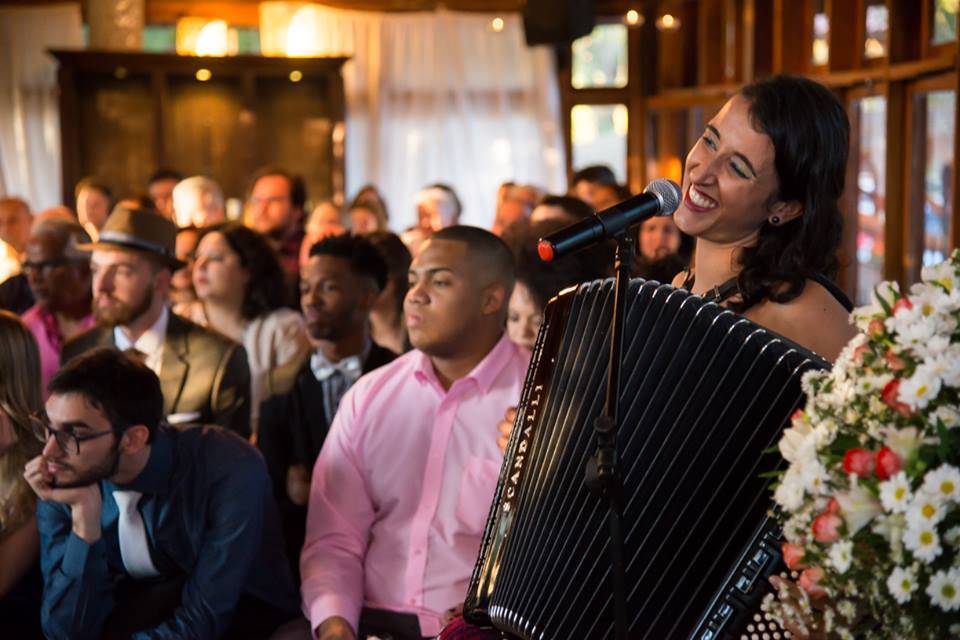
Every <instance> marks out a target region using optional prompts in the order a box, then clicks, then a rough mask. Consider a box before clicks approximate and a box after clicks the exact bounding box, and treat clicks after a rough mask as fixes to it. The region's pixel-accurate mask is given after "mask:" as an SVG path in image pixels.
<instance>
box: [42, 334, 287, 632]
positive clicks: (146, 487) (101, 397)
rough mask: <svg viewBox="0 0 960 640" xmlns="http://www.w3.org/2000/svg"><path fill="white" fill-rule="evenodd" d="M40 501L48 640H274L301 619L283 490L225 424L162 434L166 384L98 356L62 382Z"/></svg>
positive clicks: (135, 362)
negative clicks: (279, 514)
mask: <svg viewBox="0 0 960 640" xmlns="http://www.w3.org/2000/svg"><path fill="white" fill-rule="evenodd" d="M49 391H50V398H49V400H47V404H46V412H47V416H48V417H49V423H45V422H41V423H40V424H39V425H38V427H39V429H40V430H39V433H38V435H39V437H40V439H41V440H43V441H44V442H45V443H46V444H45V445H44V448H43V451H42V453H41V455H39V456H37V457H36V458H34V459H33V460H31V461H30V462H29V463H27V466H26V468H25V472H24V477H25V478H26V480H27V482H28V483H29V484H30V486H31V487H32V488H33V490H34V491H35V492H36V494H37V496H38V497H39V498H40V500H41V501H40V502H39V503H38V505H37V524H38V527H39V529H40V541H41V554H42V555H41V558H42V566H43V572H44V593H43V607H42V613H41V621H42V625H43V630H44V633H45V634H46V636H47V637H48V638H70V639H71V640H84V639H86V638H91V639H94V638H101V637H107V638H120V637H123V638H134V639H136V640H141V639H143V640H145V639H147V638H158V639H159V638H170V639H173V638H193V639H198V640H205V639H210V640H214V639H215V638H263V637H268V636H269V635H270V633H272V632H273V630H274V629H275V628H276V627H277V626H279V625H280V624H282V623H283V622H285V621H286V620H289V619H290V618H293V617H294V616H295V615H296V591H295V589H294V586H293V581H292V579H291V577H290V573H289V570H288V568H287V562H286V558H285V557H284V554H283V549H282V546H281V545H282V543H281V539H280V531H279V528H278V524H277V521H276V520H277V518H276V511H275V506H274V504H273V499H272V497H271V495H270V481H269V478H268V477H267V473H266V469H265V468H264V464H263V459H262V458H261V457H260V456H259V455H258V453H257V451H256V449H254V448H253V447H252V446H251V445H250V444H248V443H247V442H244V441H243V440H241V439H240V438H238V437H236V436H235V435H233V434H231V433H228V432H226V431H223V430H221V429H218V428H216V427H198V428H195V429H189V430H186V431H177V430H175V429H171V428H170V427H168V426H166V425H163V424H162V417H163V406H164V398H163V395H162V394H161V391H160V383H159V380H158V379H157V377H156V375H155V374H154V373H153V372H152V371H151V370H150V369H149V368H148V367H147V366H145V365H144V364H142V363H141V362H140V361H139V359H138V358H135V357H131V356H128V355H126V354H123V353H120V352H119V351H116V350H114V349H96V350H94V351H91V352H88V353H86V354H84V355H82V356H80V357H78V358H77V359H76V360H74V361H73V362H71V363H70V364H68V365H66V366H65V367H64V368H63V369H62V370H61V371H60V372H59V373H58V374H57V375H56V376H54V378H53V380H52V381H51V382H50V387H49Z"/></svg>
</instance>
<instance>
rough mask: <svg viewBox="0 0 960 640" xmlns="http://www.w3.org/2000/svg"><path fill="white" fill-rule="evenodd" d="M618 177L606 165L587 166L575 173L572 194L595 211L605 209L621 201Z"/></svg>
mask: <svg viewBox="0 0 960 640" xmlns="http://www.w3.org/2000/svg"><path fill="white" fill-rule="evenodd" d="M618 186H619V185H618V184H617V178H616V176H615V175H613V171H612V170H611V169H610V167H608V166H606V165H594V166H591V167H585V168H583V169H581V170H580V171H577V172H576V173H575V174H573V181H572V183H571V192H572V193H571V195H575V196H577V197H578V198H580V199H581V200H583V201H584V202H586V203H587V204H588V205H590V206H591V207H592V208H593V209H594V211H603V210H604V209H606V208H607V207H612V206H613V205H615V204H617V203H618V202H620V201H621V200H622V199H623V198H621V197H620V192H619V190H618Z"/></svg>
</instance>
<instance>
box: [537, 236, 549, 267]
mask: <svg viewBox="0 0 960 640" xmlns="http://www.w3.org/2000/svg"><path fill="white" fill-rule="evenodd" d="M537 253H539V254H540V259H541V260H543V261H544V262H552V261H553V245H552V244H550V243H549V242H547V241H546V240H541V241H540V242H538V243H537Z"/></svg>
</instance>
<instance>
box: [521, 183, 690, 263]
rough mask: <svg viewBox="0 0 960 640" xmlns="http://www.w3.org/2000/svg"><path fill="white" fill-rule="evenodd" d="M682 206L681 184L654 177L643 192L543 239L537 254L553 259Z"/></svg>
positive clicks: (550, 260)
mask: <svg viewBox="0 0 960 640" xmlns="http://www.w3.org/2000/svg"><path fill="white" fill-rule="evenodd" d="M679 206H680V187H679V186H677V183H676V182H673V181H672V180H667V179H665V178H661V179H659V180H654V181H653V182H651V183H650V184H648V185H647V188H646V189H644V190H643V193H641V194H640V195H638V196H633V197H632V198H629V199H628V200H624V201H623V202H620V203H618V204H615V205H613V206H612V207H610V208H609V209H604V210H603V211H601V212H599V213H595V214H593V216H592V217H590V218H587V219H585V220H581V221H580V222H575V223H573V224H571V225H569V226H567V227H564V228H563V229H560V230H559V231H557V232H555V233H551V234H550V235H548V236H546V237H544V238H540V242H539V243H538V244H537V253H539V254H540V259H541V260H543V261H544V262H552V261H554V260H557V259H559V258H562V257H563V256H565V255H567V254H569V253H573V252H574V251H578V250H580V249H582V248H584V247H587V246H589V245H591V244H594V243H596V242H601V241H603V240H606V239H607V238H614V237H616V236H618V235H619V234H621V233H623V232H624V231H626V230H627V228H628V227H632V226H633V225H635V224H639V223H641V222H643V221H644V220H647V219H648V218H652V217H654V216H669V215H673V212H674V211H676V210H677V207H679Z"/></svg>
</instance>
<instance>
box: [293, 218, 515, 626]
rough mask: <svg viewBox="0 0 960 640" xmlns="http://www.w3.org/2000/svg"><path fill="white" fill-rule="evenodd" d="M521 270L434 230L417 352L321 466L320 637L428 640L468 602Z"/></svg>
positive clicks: (499, 252)
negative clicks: (509, 319) (507, 325)
mask: <svg viewBox="0 0 960 640" xmlns="http://www.w3.org/2000/svg"><path fill="white" fill-rule="evenodd" d="M513 269H514V267H513V258H512V256H511V255H510V251H509V249H508V248H507V246H506V245H505V244H504V243H503V242H502V241H501V240H500V239H498V238H497V237H496V236H494V235H493V234H491V233H490V232H488V231H484V230H482V229H477V228H473V227H462V226H455V227H451V228H447V229H443V230H441V231H437V232H436V233H434V234H433V235H432V237H431V238H430V239H429V240H428V241H427V242H426V243H425V244H424V246H423V248H422V250H421V251H420V253H419V254H418V255H417V256H416V257H415V258H414V260H413V263H412V265H411V267H410V290H409V291H408V292H407V297H406V301H405V312H406V322H407V327H408V330H409V334H410V341H411V343H412V344H413V346H414V347H415V350H414V351H411V352H409V353H407V354H405V355H404V356H401V357H400V358H398V359H396V360H394V361H393V362H392V363H390V364H388V365H386V366H384V367H381V368H379V369H377V370H375V371H373V372H371V373H369V374H367V375H365V376H363V377H361V378H360V380H359V381H358V382H357V383H356V384H355V385H354V386H353V387H351V389H350V390H349V391H347V393H346V395H345V396H344V398H343V400H342V402H341V404H340V410H339V411H338V412H337V415H336V418H335V419H334V421H333V425H332V426H331V430H330V434H329V435H328V437H327V440H326V442H325V444H324V446H323V449H322V451H321V453H320V456H319V458H318V459H317V462H316V464H315V466H314V470H313V484H312V486H311V490H310V507H309V515H308V523H307V535H306V544H305V545H304V548H303V553H302V555H301V560H300V568H301V574H302V577H303V587H302V592H303V601H304V611H305V612H306V613H307V614H308V617H309V620H310V629H311V634H315V637H317V638H320V639H321V640H334V639H341V638H354V637H357V636H358V635H359V637H364V636H363V634H364V633H374V634H377V635H385V634H390V635H391V636H392V637H393V638H396V639H398V640H402V639H406V638H417V639H419V638H421V637H422V636H429V635H434V634H436V633H437V632H438V631H439V630H440V628H441V620H442V618H443V616H444V612H446V611H447V610H448V609H451V608H453V607H455V606H457V605H458V604H459V603H461V601H462V600H463V597H464V593H465V591H466V588H467V584H468V582H469V579H470V575H471V572H472V570H473V566H474V562H475V560H476V554H477V551H478V548H479V545H480V537H481V535H482V533H483V527H484V524H485V521H486V513H487V508H486V505H488V504H489V502H490V500H491V498H492V496H493V491H494V487H495V486H496V482H497V477H498V473H499V469H500V464H501V462H502V453H501V451H500V449H499V447H498V445H497V426H496V425H497V422H498V420H499V419H500V417H501V416H502V415H503V413H504V410H505V409H506V408H507V407H509V406H511V405H514V404H516V402H517V400H518V399H519V396H520V390H521V387H522V384H523V379H524V374H525V372H526V367H527V360H528V357H529V353H528V352H526V351H525V350H522V349H520V348H518V347H516V346H515V345H514V344H513V343H511V342H510V341H509V339H508V338H507V337H506V336H505V335H504V331H503V326H504V321H505V317H506V309H507V300H508V299H509V296H510V291H511V289H512V288H513ZM401 398H402V402H398V401H397V400H398V399H401ZM288 631H290V633H293V630H292V629H289V630H288Z"/></svg>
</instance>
